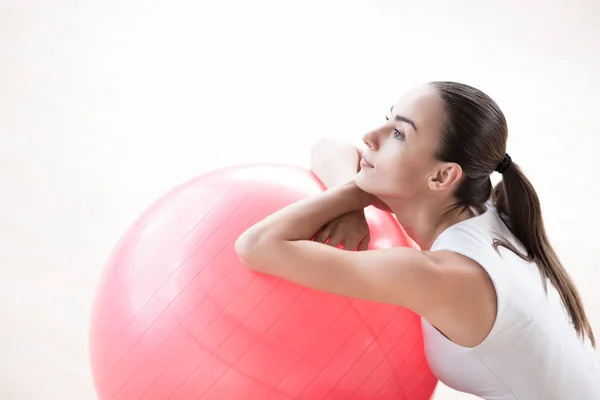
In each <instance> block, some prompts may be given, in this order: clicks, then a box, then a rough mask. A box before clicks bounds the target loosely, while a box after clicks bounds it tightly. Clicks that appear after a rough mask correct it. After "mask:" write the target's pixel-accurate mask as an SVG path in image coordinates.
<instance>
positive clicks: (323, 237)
mask: <svg viewBox="0 0 600 400" xmlns="http://www.w3.org/2000/svg"><path fill="white" fill-rule="evenodd" d="M329 234H330V233H329V229H328V228H327V227H325V228H323V229H321V231H320V232H319V233H318V234H317V236H316V237H315V242H319V243H325V242H326V241H327V239H329Z"/></svg>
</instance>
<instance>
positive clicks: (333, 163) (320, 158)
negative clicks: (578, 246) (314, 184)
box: [310, 139, 360, 188]
mask: <svg viewBox="0 0 600 400" xmlns="http://www.w3.org/2000/svg"><path fill="white" fill-rule="evenodd" d="M359 163H360V153H359V150H358V149H357V148H356V147H354V146H353V145H351V144H349V143H344V142H341V141H337V140H333V139H322V140H320V141H319V142H317V143H316V144H315V145H314V146H313V148H312V150H311V161H310V169H311V170H312V172H313V173H314V174H315V175H316V176H317V178H319V180H321V182H323V184H324V185H325V187H327V188H332V187H334V186H337V185H340V184H343V183H346V182H348V181H349V180H351V179H353V178H354V177H355V176H356V173H357V172H358V170H359V168H360V167H359Z"/></svg>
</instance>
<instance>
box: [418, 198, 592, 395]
mask: <svg viewBox="0 0 600 400" xmlns="http://www.w3.org/2000/svg"><path fill="white" fill-rule="evenodd" d="M494 239H501V240H507V241H508V242H509V243H511V244H513V245H514V246H515V247H516V248H517V249H518V250H519V251H522V252H524V249H523V246H522V244H521V243H520V242H519V241H518V240H517V239H516V238H515V236H514V235H513V234H512V233H511V232H510V230H509V229H508V228H507V226H506V225H505V223H504V222H503V220H502V219H501V218H500V216H499V215H498V212H497V210H496V209H495V207H494V206H493V205H492V204H487V211H485V212H484V213H482V214H480V215H478V216H475V217H472V218H470V219H467V220H465V221H462V222H460V223H458V224H455V225H453V226H451V227H449V228H447V229H446V230H445V231H443V232H442V233H441V235H440V236H439V237H438V238H437V239H436V240H435V242H434V244H433V245H432V248H431V251H436V250H450V251H454V252H456V253H459V254H462V255H464V256H466V257H468V258H471V259H472V260H474V261H476V262H477V263H479V265H481V267H483V268H484V269H485V271H486V272H487V273H488V275H489V276H490V278H491V280H492V282H493V284H494V287H495V290H496V296H497V313H496V320H495V322H494V324H493V327H492V329H491V331H490V333H489V334H488V336H487V337H486V338H485V339H484V340H483V342H481V343H480V344H479V345H477V346H475V347H473V348H467V347H462V346H459V345H457V344H455V343H454V342H452V341H450V340H449V339H447V338H446V337H445V336H444V335H443V334H442V333H440V332H439V331H438V330H437V329H436V328H435V327H434V326H433V325H431V324H430V323H429V322H428V321H427V320H425V319H424V318H422V327H423V335H424V343H425V354H426V357H427V360H428V362H429V366H430V368H431V370H432V372H433V373H434V374H435V375H436V376H437V377H438V379H439V380H440V381H441V382H443V383H444V384H445V385H447V386H449V387H451V388H453V389H456V390H459V391H462V392H467V393H470V394H473V395H475V396H479V397H481V398H484V399H487V400H508V399H518V400H554V399H556V400H599V399H600V361H599V360H598V357H597V356H596V354H595V351H594V349H593V347H592V345H591V343H590V341H589V339H588V338H587V336H586V337H585V340H582V339H580V338H579V337H578V336H577V332H576V331H575V329H574V328H573V325H572V324H571V322H570V319H569V316H568V314H567V312H566V309H565V307H564V306H563V302H562V301H561V298H560V295H559V293H558V292H557V290H556V289H555V288H554V286H553V285H552V284H551V283H550V281H547V293H546V292H545V291H544V287H543V284H542V280H541V275H540V272H539V270H538V267H537V266H536V265H535V264H534V263H531V262H527V261H525V260H523V259H521V258H519V257H518V256H517V255H515V254H514V253H513V252H512V251H510V250H508V249H506V248H504V247H501V246H499V247H498V250H497V251H496V249H495V248H494V247H493V241H494Z"/></svg>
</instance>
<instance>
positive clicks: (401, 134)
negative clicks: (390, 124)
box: [385, 115, 405, 140]
mask: <svg viewBox="0 0 600 400" xmlns="http://www.w3.org/2000/svg"><path fill="white" fill-rule="evenodd" d="M385 120H386V121H389V120H390V117H388V116H387V115H386V116H385ZM393 134H394V139H398V140H404V139H405V136H404V133H403V132H401V131H399V130H398V129H396V128H394V131H393ZM396 134H398V136H399V137H398V136H396Z"/></svg>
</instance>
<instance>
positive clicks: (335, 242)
mask: <svg viewBox="0 0 600 400" xmlns="http://www.w3.org/2000/svg"><path fill="white" fill-rule="evenodd" d="M343 241H344V238H343V237H342V235H339V234H337V235H336V234H333V235H332V236H331V237H330V238H329V242H327V244H328V245H330V246H332V247H338V246H339V245H340V244H341V243H342V242H343Z"/></svg>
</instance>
